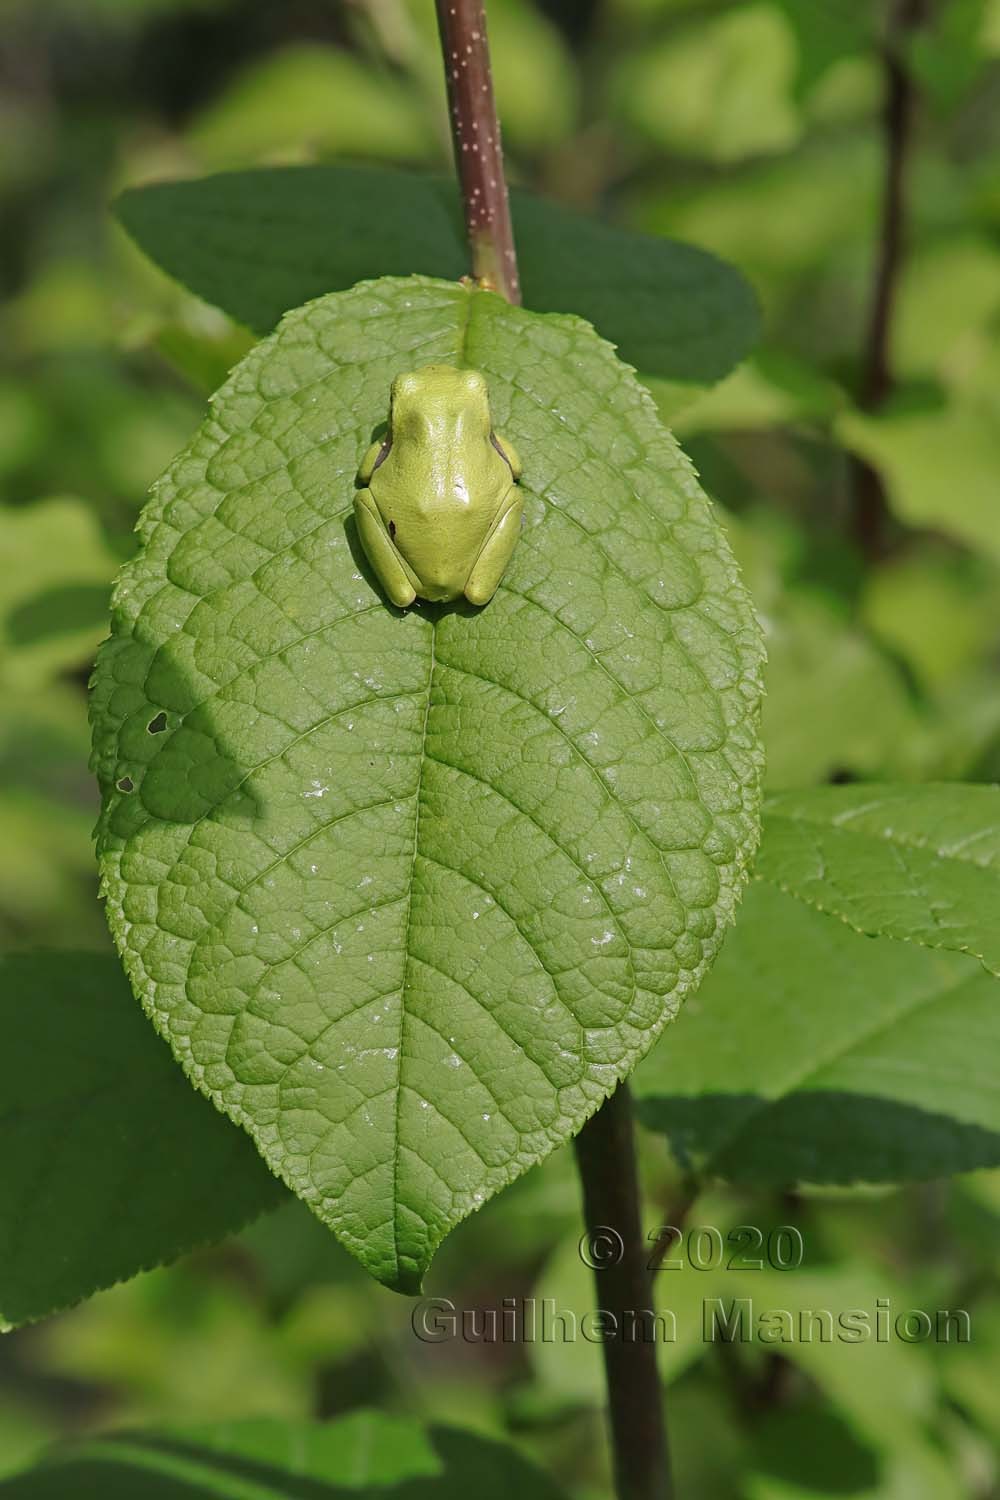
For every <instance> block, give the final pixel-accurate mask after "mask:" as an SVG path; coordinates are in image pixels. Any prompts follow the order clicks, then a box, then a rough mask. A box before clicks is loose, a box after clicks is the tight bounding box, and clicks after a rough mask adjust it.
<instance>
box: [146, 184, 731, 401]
mask: <svg viewBox="0 0 1000 1500" xmlns="http://www.w3.org/2000/svg"><path fill="white" fill-rule="evenodd" d="M513 213H514V225H515V230H516V234H517V244H518V256H519V260H520V267H521V280H522V283H523V286H524V299H525V302H526V304H527V306H529V307H532V308H536V309H538V311H540V312H573V313H579V314H580V315H581V316H582V317H585V318H589V319H590V321H591V322H592V323H593V324H594V325H595V326H596V328H597V330H598V332H599V333H602V334H604V336H605V337H606V338H609V339H613V340H614V342H615V343H616V344H617V345H618V346H619V349H620V351H621V354H622V356H623V358H624V359H626V360H628V361H629V363H630V364H633V365H635V366H637V367H638V368H639V369H640V370H643V371H646V372H647V373H649V374H651V375H661V376H664V377H666V378H667V379H671V380H680V381H685V382H701V383H708V382H710V381H713V380H718V379H719V378H720V377H721V376H723V375H725V374H726V373H727V372H728V371H729V370H731V369H732V368H733V366H734V365H736V364H738V363H739V361H740V360H741V359H742V358H743V356H744V355H745V354H746V353H747V351H748V350H749V348H750V347H751V345H752V344H753V342H754V339H755V337H756V333H757V310H756V304H755V301H754V296H753V293H752V292H751V291H750V288H749V287H748V285H747V283H746V282H745V281H744V280H743V278H742V277H741V276H740V275H739V273H738V272H737V271H735V270H733V268H732V267H731V266H727V265H725V264H724V263H723V262H722V261H719V260H716V259H715V257H714V256H712V255H708V254H706V253H705V252H704V251H703V250H697V249H695V248H694V247H693V246H691V245H683V244H679V243H678V242H676V241H672V240H663V239H654V238H652V237H650V236H647V235H637V234H627V233H625V232H623V231H622V230H617V229H611V228H609V227H607V226H606V225H603V224H598V223H595V222H594V221H593V220H590V219H584V218H581V217H579V216H578V215H577V214H573V213H570V212H568V211H567V210H566V209H564V208H560V207H558V205H556V204H554V203H547V202H543V201H542V200H540V199H536V198H532V197H529V196H528V195H527V194H524V193H515V194H514V198H513ZM118 216H119V218H120V219H121V221H122V223H123V224H124V225H125V228H126V229H127V230H128V232H129V234H130V235H131V236H132V237H133V239H134V240H135V241H136V243H137V244H139V245H140V246H141V247H142V249H143V250H145V252H146V254H147V255H149V256H151V257H152V258H153V260H155V261H157V262H158V263H159V264H160V265H161V266H163V268H164V269H165V270H166V271H169V272H170V274H171V275H172V276H175V277H176V278H177V279H178V280H179V281H183V282H184V283H185V284H186V285H187V286H189V287H191V289H192V290H193V291H195V292H197V293H198V295H199V296H200V297H204V298H205V299H206V301H208V302H214V303H216V304H217V305H218V306H219V307H222V308H224V309H225V311H226V312H228V313H229V314H231V316H232V317H234V318H237V319H238V320H239V321H240V322H241V323H246V324H247V325H248V327H250V328H254V329H256V330H257V331H258V332H260V333H267V332H268V331H269V330H270V329H271V328H273V327H274V325H275V323H277V321H278V319H279V318H280V317H281V315H282V313H283V312H285V311H286V310H287V309H288V308H290V307H297V306H298V305H299V303H301V302H306V301H308V299H309V298H310V297H318V296H320V295H321V294H322V293H324V292H331V291H340V290H342V289H344V288H347V287H350V286H352V285H353V284H354V283H355V282H356V281H358V280H360V279H361V278H362V277H366V276H372V275H379V276H405V275H407V274H409V273H410V272H425V273H427V274H428V275H433V276H452V277H455V278H458V277H459V276H461V275H463V274H464V272H465V271H466V270H467V252H466V249H465V241H464V236H463V233H462V224H461V218H460V214H459V208H458V199H457V197H456V194H455V188H454V185H453V183H452V182H450V181H448V180H447V179H445V178H437V177H424V176H413V175H407V174H406V173H402V172H386V171H380V170H377V169H375V168H368V167H364V168H362V167H342V166H330V167H286V168H272V169H267V170H261V171H252V172H232V173H224V174H222V175H220V176H217V177H208V178H205V179H203V180H201V181H195V182H164V183H156V184H154V185H152V186H149V187H143V188H134V189H132V190H131V191H129V192H127V193H125V194H124V195H123V196H122V197H121V198H120V199H119V201H118Z"/></svg>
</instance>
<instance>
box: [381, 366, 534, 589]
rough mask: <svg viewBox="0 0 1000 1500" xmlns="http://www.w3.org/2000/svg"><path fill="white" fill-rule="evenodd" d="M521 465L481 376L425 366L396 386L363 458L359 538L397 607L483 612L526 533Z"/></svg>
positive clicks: (399, 380) (468, 371)
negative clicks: (383, 424) (420, 604)
mask: <svg viewBox="0 0 1000 1500" xmlns="http://www.w3.org/2000/svg"><path fill="white" fill-rule="evenodd" d="M520 474H521V464H520V460H519V459H518V456H517V454H516V452H515V451H514V448H513V446H512V445H511V444H510V443H509V442H508V441H507V439H506V438H502V437H500V436H499V435H498V434H497V433H496V432H494V430H493V421H492V418H491V416H490V401H489V392H488V390H487V387H486V380H485V378H484V377H483V376H482V375H480V374H479V372H478V371H477V370H457V369H455V368H453V367H452V366H451V365H425V367H424V368H423V369H422V370H415V371H413V372H412V373H411V374H408V375H398V376H397V377H396V379H395V380H394V381H393V383H392V391H391V395H390V401H389V430H388V433H387V435H386V438H385V441H384V442H383V443H373V444H372V446H371V447H370V448H369V450H368V452H367V453H366V454H365V457H364V460H363V461H362V464H361V468H360V470H359V471H358V479H359V481H360V483H361V484H362V485H363V486H364V488H362V489H359V490H358V492H357V494H356V495H355V498H354V515H355V518H356V520H357V525H358V533H359V535H360V537H361V543H362V545H363V547H364V549H365V552H366V554H367V556H368V560H369V562H370V563H371V565H372V567H373V568H374V569H375V572H376V573H377V574H378V577H379V580H380V582H381V584H382V587H383V588H384V589H385V591H386V593H387V594H388V596H389V598H390V599H391V600H392V602H393V604H396V605H399V606H400V607H403V606H405V605H407V604H412V603H413V601H414V599H415V598H416V597H417V595H418V594H419V595H420V597H421V599H434V600H447V599H457V598H458V597H459V595H460V594H464V595H465V597H466V599H468V600H469V601H470V603H472V604H486V603H487V602H488V601H489V600H490V599H492V597H493V595H494V594H495V593H496V590H497V587H498V585H499V583H500V579H501V578H502V577H503V572H504V569H505V568H506V566H507V564H508V562H509V561H510V556H511V553H512V552H513V550H514V547H515V545H516V543H517V539H518V536H519V534H520V530H521V509H522V503H523V502H522V495H521V492H520V490H519V489H518V487H517V480H518V479H519V477H520Z"/></svg>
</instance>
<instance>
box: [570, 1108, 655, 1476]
mask: <svg viewBox="0 0 1000 1500" xmlns="http://www.w3.org/2000/svg"><path fill="white" fill-rule="evenodd" d="M576 1159H577V1166H578V1167H579V1171H580V1180H581V1182H582V1184H583V1212H584V1220H585V1223H586V1227H587V1237H588V1238H589V1239H590V1240H591V1241H592V1242H595V1243H596V1242H599V1241H600V1240H601V1239H602V1237H603V1239H604V1240H606V1241H607V1240H610V1245H611V1249H612V1253H611V1254H610V1255H608V1256H607V1257H606V1263H604V1264H603V1265H601V1266H600V1268H599V1269H595V1272H594V1276H595V1279H596V1282H597V1301H598V1306H599V1308H600V1311H601V1314H604V1315H607V1314H610V1315H611V1318H613V1319H614V1322H613V1323H612V1322H611V1319H610V1318H608V1319H607V1321H606V1322H605V1321H604V1320H603V1319H602V1327H603V1328H604V1331H605V1333H606V1334H608V1335H610V1336H608V1337H605V1338H603V1340H602V1348H603V1351H604V1371H605V1375H606V1376H607V1384H608V1412H609V1418H610V1424H611V1448H612V1455H613V1460H614V1471H615V1493H616V1495H617V1497H618V1500H673V1494H674V1490H673V1483H672V1480H671V1477H670V1456H669V1451H668V1447H667V1430H666V1419H665V1415H664V1410H665V1409H664V1399H663V1391H662V1389H661V1387H660V1380H659V1373H658V1371H657V1368H656V1344H655V1342H654V1341H653V1339H652V1338H648V1339H647V1338H644V1337H643V1336H642V1323H643V1319H642V1316H641V1315H642V1313H644V1312H648V1314H649V1317H648V1318H647V1320H646V1321H647V1323H648V1324H649V1326H650V1328H651V1329H652V1331H653V1332H655V1328H656V1324H655V1322H654V1321H653V1319H652V1311H653V1308H652V1284H651V1279H650V1274H649V1271H648V1269H647V1264H646V1262H647V1258H648V1256H649V1247H648V1245H647V1244H646V1242H645V1240H644V1237H643V1233H642V1223H641V1219H640V1211H639V1182H638V1174H637V1171H636V1156H635V1137H634V1132H633V1128H632V1101H631V1098H630V1095H629V1090H628V1085H627V1084H624V1083H623V1084H621V1085H620V1086H619V1088H618V1089H617V1090H616V1091H615V1093H613V1094H612V1095H611V1097H610V1098H609V1099H607V1100H606V1101H605V1102H604V1104H603V1105H602V1106H601V1108H600V1109H599V1110H598V1111H597V1114H596V1115H594V1116H592V1118H591V1119H590V1120H588V1121H587V1123H586V1125H584V1127H583V1129H582V1130H581V1131H580V1134H579V1135H578V1136H577V1138H576ZM608 1231H611V1233H610V1236H609V1235H608ZM636 1315H638V1316H636Z"/></svg>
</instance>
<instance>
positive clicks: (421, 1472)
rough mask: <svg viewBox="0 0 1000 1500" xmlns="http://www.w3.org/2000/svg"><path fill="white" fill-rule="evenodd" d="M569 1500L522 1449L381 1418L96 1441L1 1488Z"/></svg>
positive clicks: (169, 1495) (30, 1496)
mask: <svg viewBox="0 0 1000 1500" xmlns="http://www.w3.org/2000/svg"><path fill="white" fill-rule="evenodd" d="M513 1493H516V1494H518V1495H519V1496H522V1497H523V1500H561V1494H562V1492H561V1491H560V1490H558V1489H557V1488H556V1487H555V1485H554V1484H552V1483H551V1481H549V1480H548V1479H547V1478H546V1477H545V1475H544V1474H543V1473H541V1471H540V1470H538V1469H536V1468H535V1467H534V1466H533V1465H532V1464H529V1463H527V1462H526V1461H525V1460H524V1459H523V1458H521V1457H520V1455H519V1454H517V1453H516V1452H515V1451H514V1450H513V1449H511V1448H509V1447H507V1446H506V1445H505V1444H503V1443H498V1442H495V1441H493V1440H491V1439H490V1438H484V1437H480V1436H478V1434H474V1433H471V1432H463V1431H461V1430H460V1429H458V1428H453V1427H431V1428H429V1429H426V1430H425V1429H424V1428H422V1427H421V1426H420V1425H419V1424H418V1423H416V1422H414V1421H412V1420H410V1419H407V1418H400V1417H387V1416H383V1415H381V1414H379V1413H376V1412H354V1413H352V1414H351V1415H350V1416H348V1417H342V1418H341V1419H340V1420H339V1421H337V1422H331V1423H329V1424H327V1425H323V1424H320V1423H318V1422H313V1423H307V1422H295V1423H291V1422H277V1421H246V1422H231V1423H226V1424H224V1425H220V1426H217V1427H199V1428H194V1429H191V1430H186V1429H182V1430H180V1431H178V1432H174V1433H169V1434H165V1435H163V1436H158V1435H147V1434H145V1433H136V1434H130V1435H128V1436H122V1437H120V1438H105V1439H91V1440H90V1441H89V1442H85V1443H81V1444H77V1445H75V1446H71V1447H67V1448H65V1449H62V1450H56V1451H54V1452H53V1454H52V1455H51V1457H50V1458H49V1459H48V1460H47V1461H46V1462H44V1463H42V1464H40V1465H39V1466H38V1467H37V1468H34V1469H31V1470H29V1471H28V1472H26V1473H23V1474H18V1475H15V1476H14V1478H12V1479H8V1480H7V1481H6V1483H2V1484H0V1496H3V1497H4V1500H67V1497H68V1496H72V1497H73V1500H135V1497H136V1496H137V1495H141V1496H142V1497H143V1500H336V1497H343V1500H348V1497H349V1496H354V1497H355V1500H360V1497H363V1496H365V1495H369V1496H372V1497H373V1500H374V1497H382V1500H394V1497H398V1500H465V1497H466V1496H467V1495H470V1494H475V1495H476V1496H478V1497H479V1500H507V1497H508V1496H509V1495H511V1494H513Z"/></svg>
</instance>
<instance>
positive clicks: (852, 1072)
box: [633, 834, 1000, 1185]
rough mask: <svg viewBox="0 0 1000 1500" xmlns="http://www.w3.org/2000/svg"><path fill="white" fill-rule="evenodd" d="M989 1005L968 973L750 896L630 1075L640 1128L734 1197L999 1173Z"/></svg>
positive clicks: (969, 965)
mask: <svg viewBox="0 0 1000 1500" xmlns="http://www.w3.org/2000/svg"><path fill="white" fill-rule="evenodd" d="M769 836H770V835H769V834H766V835H765V839H766V838H767V837H769ZM998 1001H1000V992H998V989H997V981H996V980H995V979H994V978H992V976H990V975H988V974H985V973H984V972H983V970H982V967H981V966H980V965H979V964H977V963H975V962H974V961H973V960H971V959H968V958H964V957H961V956H959V955H954V954H943V953H930V952H928V951H927V950H926V949H924V948H920V947H917V946H915V945H910V944H903V943H885V942H872V941H871V940H870V939H868V938H864V937H859V936H858V934H857V933H854V932H852V931H851V930H850V928H849V927H846V926H845V925H844V924H843V923H842V922H837V921H834V920H833V919H831V918H830V917H827V916H823V915H822V914H821V913H818V912H815V911H810V910H809V909H808V907H806V906H804V905H802V903H801V902H799V901H795V900H794V899H793V898H792V897H791V896H788V895H785V894H783V893H782V892H781V891H778V890H775V889H774V888H773V887H771V886H768V885H763V884H758V883H755V884H754V885H753V887H752V888H751V890H750V892H749V893H748V895H747V897H746V900H745V901H744V903H743V906H742V908H741V910H740V918H739V922H738V924H737V926H736V930H735V932H733V933H732V934H731V936H730V938H729V939H728V940H727V942H726V945H725V947H724V948H723V951H722V954H721V956H720V958H719V961H718V963H717V964H716V966H715V969H714V970H713V972H712V974H711V975H710V977H709V979H708V980H707V982H706V984H705V985H704V987H703V988H702V991H701V993H700V994H699V996H698V999H697V1002H696V1003H695V1004H692V1005H690V1006H689V1007H688V1008H687V1010H686V1011H685V1013H684V1014H683V1016H682V1017H681V1018H680V1020H679V1021H678V1023H677V1025H676V1026H674V1027H672V1028H671V1030H670V1034H669V1036H668V1037H666V1038H664V1041H663V1042H662V1044H661V1045H660V1046H658V1047H657V1048H656V1049H655V1050H654V1051H653V1052H652V1053H651V1055H650V1056H649V1057H648V1058H647V1059H646V1061H645V1062H644V1063H643V1064H642V1065H641V1066H640V1067H639V1068H638V1069H637V1070H636V1074H635V1079H634V1082H633V1087H634V1089H635V1092H636V1097H637V1100H638V1111H639V1116H640V1118H641V1119H642V1121H643V1122H644V1123H645V1124H646V1125H648V1126H649V1127H650V1128H651V1129H654V1130H658V1131H662V1132H663V1133H664V1134H666V1135H667V1136H668V1137H669V1139H670V1141H671V1144H672V1146H673V1149H674V1151H675V1153H676V1154H677V1155H678V1156H680V1157H681V1158H682V1159H684V1160H686V1161H688V1162H689V1163H690V1164H691V1166H692V1167H694V1168H695V1169H696V1170H698V1171H704V1172H708V1173H717V1174H719V1175H720V1176H723V1177H726V1178H730V1179H732V1180H733V1181H746V1182H754V1183H769V1184H780V1185H786V1184H789V1183H793V1182H796V1181H806V1182H814V1183H849V1182H901V1181H906V1180H908V1179H921V1178H929V1177H941V1176H945V1175H947V1174H949V1173H954V1172H965V1171H970V1170H971V1169H972V1168H974V1167H985V1166H997V1165H1000V1087H998V1084H997V1077H996V1066H995V1061H994V1060H995V1057H996V1049H997V1047H998V1045H1000V1004H998Z"/></svg>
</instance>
